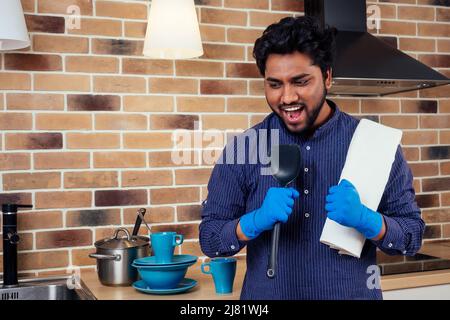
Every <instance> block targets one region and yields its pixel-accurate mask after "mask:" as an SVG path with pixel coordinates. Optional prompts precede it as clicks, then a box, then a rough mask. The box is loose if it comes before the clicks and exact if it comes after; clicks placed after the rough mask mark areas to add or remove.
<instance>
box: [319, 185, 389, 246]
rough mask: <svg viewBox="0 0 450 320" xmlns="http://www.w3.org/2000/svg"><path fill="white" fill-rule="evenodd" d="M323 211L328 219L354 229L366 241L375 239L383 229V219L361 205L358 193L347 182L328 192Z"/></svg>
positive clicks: (378, 214)
mask: <svg viewBox="0 0 450 320" xmlns="http://www.w3.org/2000/svg"><path fill="white" fill-rule="evenodd" d="M325 210H326V211H327V212H328V218H329V219H331V220H334V221H336V222H337V223H339V224H341V225H343V226H346V227H351V228H355V229H356V230H358V231H359V232H361V233H362V234H363V235H364V236H365V237H366V238H367V239H372V238H375V237H376V236H377V235H378V234H379V233H380V232H381V229H382V227H383V217H382V216H381V214H380V213H378V212H375V211H373V210H371V209H369V208H367V207H366V206H365V205H363V204H362V203H361V200H360V198H359V194H358V191H357V190H356V188H355V187H354V186H353V184H351V183H350V182H349V181H348V180H345V179H343V180H342V181H341V182H340V183H339V185H337V186H333V187H331V188H330V189H329V190H328V195H327V197H326V205H325Z"/></svg>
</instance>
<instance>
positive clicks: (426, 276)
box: [81, 260, 450, 300]
mask: <svg viewBox="0 0 450 320" xmlns="http://www.w3.org/2000/svg"><path fill="white" fill-rule="evenodd" d="M244 275H245V261H243V260H238V267H237V272H236V278H235V280H234V290H233V293H232V294H228V295H218V294H216V293H215V290H214V283H213V280H212V276H211V275H205V274H203V273H202V272H201V271H200V263H199V262H198V263H196V264H195V265H193V266H192V267H190V268H189V269H188V272H187V274H186V277H187V278H191V279H195V280H197V281H198V284H197V286H195V287H194V288H192V289H191V290H189V291H187V292H185V293H180V294H174V295H153V294H144V293H141V292H139V291H137V290H136V289H134V288H133V287H107V286H103V285H102V284H101V283H100V281H99V280H98V277H97V273H96V272H95V271H91V270H90V271H84V272H82V274H81V279H82V280H83V282H84V283H85V285H86V286H87V287H88V288H89V289H90V290H91V292H92V293H93V294H94V295H95V297H96V298H97V299H99V300H238V299H239V296H240V293H241V287H242V282H243V279H244ZM449 283H450V270H438V271H427V272H414V273H405V274H395V275H387V276H382V277H381V287H382V289H383V291H389V290H398V289H407V288H417V287H424V286H434V285H442V284H449Z"/></svg>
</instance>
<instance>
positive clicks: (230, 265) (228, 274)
mask: <svg viewBox="0 0 450 320" xmlns="http://www.w3.org/2000/svg"><path fill="white" fill-rule="evenodd" d="M206 267H209V270H206ZM201 269H202V272H203V273H205V274H211V275H212V277H213V280H214V286H215V288H216V293H218V294H229V293H232V292H233V283H234V276H235V275H236V259H235V258H214V259H211V261H210V262H206V263H202V266H201Z"/></svg>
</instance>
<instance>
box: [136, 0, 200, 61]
mask: <svg viewBox="0 0 450 320" xmlns="http://www.w3.org/2000/svg"><path fill="white" fill-rule="evenodd" d="M143 54H144V56H148V57H150V58H155V59H189V58H194V57H199V56H201V55H203V47H202V40H201V37H200V29H199V26H198V20H197V13H196V11H195V4H194V0H152V3H151V7H150V14H149V19H148V24H147V33H146V35H145V42H144V51H143Z"/></svg>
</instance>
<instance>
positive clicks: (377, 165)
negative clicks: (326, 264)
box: [320, 119, 402, 258]
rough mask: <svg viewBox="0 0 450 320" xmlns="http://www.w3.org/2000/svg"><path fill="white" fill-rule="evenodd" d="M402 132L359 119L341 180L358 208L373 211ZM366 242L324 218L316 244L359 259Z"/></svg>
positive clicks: (345, 228) (349, 230) (386, 180)
mask: <svg viewBox="0 0 450 320" xmlns="http://www.w3.org/2000/svg"><path fill="white" fill-rule="evenodd" d="M401 138H402V131H401V130H398V129H394V128H391V127H387V126H384V125H382V124H379V123H376V122H374V121H370V120H367V119H361V121H360V122H359V124H358V127H357V128H356V130H355V132H354V134H353V137H352V141H351V142H350V146H349V149H348V152H347V157H346V159H345V164H344V168H343V169H342V173H341V178H340V179H339V182H340V181H341V180H342V179H346V180H348V181H350V182H351V183H352V184H353V185H354V186H355V188H356V190H357V191H358V193H359V197H360V199H361V202H362V204H364V205H365V206H366V207H368V208H370V209H372V210H374V211H376V210H377V208H378V205H379V203H380V201H381V197H382V196H383V193H384V189H385V187H386V184H387V182H388V179H389V174H390V172H391V168H392V163H393V162H394V159H395V153H396V151H397V147H398V145H399V143H400V140H401ZM365 241H366V239H365V238H364V236H363V235H362V234H361V233H359V232H358V231H357V230H356V229H354V228H349V227H345V226H342V225H340V224H338V223H337V222H335V221H333V220H330V219H328V218H327V220H326V221H325V225H324V228H323V230H322V235H321V237H320V242H322V243H324V244H326V245H329V246H330V247H331V248H332V249H337V250H339V253H340V254H348V255H351V256H354V257H357V258H359V257H360V256H361V251H362V248H363V246H364V242H365Z"/></svg>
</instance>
